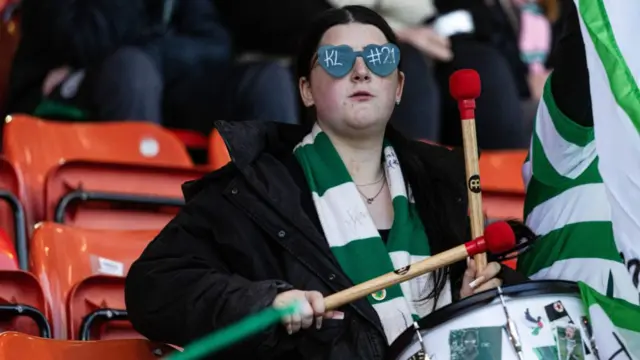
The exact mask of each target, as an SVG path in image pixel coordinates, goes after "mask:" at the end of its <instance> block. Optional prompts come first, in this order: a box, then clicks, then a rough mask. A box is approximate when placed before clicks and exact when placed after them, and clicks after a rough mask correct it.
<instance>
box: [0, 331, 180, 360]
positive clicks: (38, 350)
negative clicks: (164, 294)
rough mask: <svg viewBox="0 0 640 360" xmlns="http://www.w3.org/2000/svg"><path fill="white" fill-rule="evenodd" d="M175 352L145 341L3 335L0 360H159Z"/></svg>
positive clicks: (8, 333) (166, 347)
mask: <svg viewBox="0 0 640 360" xmlns="http://www.w3.org/2000/svg"><path fill="white" fill-rule="evenodd" d="M173 351H175V350H173V349H172V348H171V347H169V346H167V345H163V344H158V343H153V342H150V341H148V340H143V339H130V340H106V341H65V340H53V339H42V338H39V337H34V336H29V335H25V334H20V333H16V332H5V333H2V334H0V360H24V359H34V360H35V359H37V360H87V359H91V360H113V359H118V360H158V359H160V358H162V357H163V356H166V355H168V354H170V353H171V352H173Z"/></svg>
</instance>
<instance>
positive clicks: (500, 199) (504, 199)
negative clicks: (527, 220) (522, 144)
mask: <svg viewBox="0 0 640 360" xmlns="http://www.w3.org/2000/svg"><path fill="white" fill-rule="evenodd" d="M526 157H527V151H526V150H514V151H482V153H481V154H480V176H481V178H482V180H481V184H482V207H483V208H484V211H485V213H486V216H487V218H488V219H492V220H499V219H507V218H515V219H522V216H523V211H524V194H525V189H524V183H523V182H522V171H521V169H522V164H524V159H525V158H526Z"/></svg>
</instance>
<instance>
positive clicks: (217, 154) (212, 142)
mask: <svg viewBox="0 0 640 360" xmlns="http://www.w3.org/2000/svg"><path fill="white" fill-rule="evenodd" d="M230 161H231V157H230V156H229V151H228V150H227V145H226V144H225V143H224V140H223V139H222V136H220V133H219V132H218V130H217V129H213V131H212V132H211V135H209V165H211V168H212V169H213V170H218V169H220V168H221V167H223V166H225V165H227V163H229V162H230Z"/></svg>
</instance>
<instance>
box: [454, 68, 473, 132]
mask: <svg viewBox="0 0 640 360" xmlns="http://www.w3.org/2000/svg"><path fill="white" fill-rule="evenodd" d="M449 92H450V93H451V96H453V98H454V99H456V101H457V102H458V108H459V109H460V117H461V118H462V120H469V119H473V118H474V117H475V114H474V111H473V110H474V109H475V108H476V101H475V100H476V98H477V97H478V96H480V92H481V86H480V75H478V73H477V72H476V71H475V70H473V69H463V70H458V71H456V72H454V73H453V74H452V75H451V77H449Z"/></svg>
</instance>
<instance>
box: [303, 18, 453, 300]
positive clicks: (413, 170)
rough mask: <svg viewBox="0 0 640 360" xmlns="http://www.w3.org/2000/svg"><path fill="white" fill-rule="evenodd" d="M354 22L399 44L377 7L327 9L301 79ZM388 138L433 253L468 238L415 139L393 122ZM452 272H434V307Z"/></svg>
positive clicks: (314, 31)
mask: <svg viewBox="0 0 640 360" xmlns="http://www.w3.org/2000/svg"><path fill="white" fill-rule="evenodd" d="M351 23H361V24H368V25H373V26H375V27H377V28H378V29H380V31H382V33H383V34H384V35H385V37H386V38H387V41H388V42H390V43H393V44H396V45H397V44H398V40H397V38H396V35H395V34H394V32H393V30H392V29H391V27H390V26H389V24H387V22H386V21H385V20H384V19H383V18H382V17H381V16H380V15H378V14H377V13H376V12H375V11H373V10H370V9H368V8H366V7H363V6H345V7H343V8H338V9H331V10H327V11H325V12H323V13H322V14H321V15H320V16H319V17H317V18H316V19H315V21H313V22H312V24H311V25H310V27H309V30H308V31H307V33H306V35H305V36H304V37H303V40H302V43H301V47H300V51H299V53H298V59H297V62H296V75H297V78H298V79H300V78H301V77H305V78H307V79H309V74H310V72H311V61H312V59H313V57H314V55H315V53H316V51H317V48H318V45H319V43H320V40H321V39H322V36H323V35H324V33H325V32H326V31H327V30H329V29H330V28H332V27H333V26H336V25H343V24H351ZM400 69H402V63H400ZM301 109H302V110H303V114H302V117H301V119H302V121H303V124H304V125H306V126H307V127H308V128H309V130H310V129H311V126H312V125H313V123H314V122H315V121H316V118H315V111H314V109H313V108H305V107H304V106H302V107H301ZM385 137H386V138H387V140H389V142H391V144H392V145H393V148H394V150H395V152H396V155H397V156H398V161H399V162H400V167H401V168H402V173H403V176H404V178H405V179H406V182H407V184H408V185H411V190H412V193H413V196H414V199H415V203H416V208H417V211H418V214H419V216H420V219H421V221H422V223H423V225H424V227H425V230H426V232H427V237H428V238H429V246H430V247H431V252H432V253H433V254H436V253H440V252H443V251H445V250H448V249H449V248H451V247H453V246H454V245H457V244H459V243H460V242H462V241H464V239H460V237H459V236H457V232H456V231H455V230H454V229H452V228H451V225H450V224H451V221H450V219H447V217H446V214H445V213H444V212H443V211H439V210H440V209H438V208H437V204H441V203H442V201H446V200H443V199H441V198H439V196H440V194H436V192H435V191H433V189H434V188H435V187H434V186H432V184H431V181H432V180H431V176H429V174H428V172H427V169H426V168H425V165H424V163H423V161H421V159H420V158H419V156H418V154H417V153H416V152H415V151H414V150H413V147H414V145H413V144H412V142H411V141H410V140H408V139H407V138H405V137H404V136H403V135H402V134H401V133H400V132H399V131H396V130H395V129H394V128H393V126H392V125H391V124H388V125H387V128H386V132H385ZM447 240H449V241H447ZM463 271H464V270H463ZM448 275H449V268H448V267H445V268H443V269H439V270H437V271H436V272H435V273H434V276H433V281H434V283H433V290H432V291H431V292H430V293H429V294H428V295H427V297H426V299H429V298H435V301H434V308H435V306H436V303H437V299H438V297H439V295H440V293H441V292H442V290H443V289H444V286H445V284H446V281H447V277H448ZM452 280H453V279H452Z"/></svg>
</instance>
